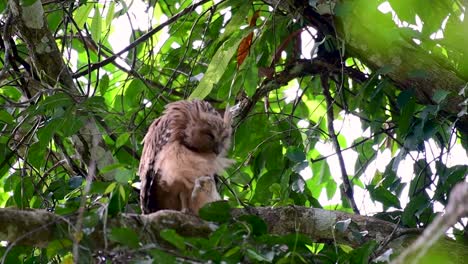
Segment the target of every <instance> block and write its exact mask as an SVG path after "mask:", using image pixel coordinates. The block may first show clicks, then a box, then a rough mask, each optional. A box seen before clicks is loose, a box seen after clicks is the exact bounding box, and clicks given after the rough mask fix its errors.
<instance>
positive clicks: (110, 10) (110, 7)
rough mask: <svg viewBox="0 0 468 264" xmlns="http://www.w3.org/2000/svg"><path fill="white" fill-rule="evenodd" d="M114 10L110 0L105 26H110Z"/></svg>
mask: <svg viewBox="0 0 468 264" xmlns="http://www.w3.org/2000/svg"><path fill="white" fill-rule="evenodd" d="M114 12H115V2H114V1H111V3H110V5H109V10H107V15H106V27H110V26H111V23H112V19H114ZM106 75H107V74H106Z"/></svg>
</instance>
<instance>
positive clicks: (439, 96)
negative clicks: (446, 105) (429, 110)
mask: <svg viewBox="0 0 468 264" xmlns="http://www.w3.org/2000/svg"><path fill="white" fill-rule="evenodd" d="M449 94H450V92H448V91H445V90H436V91H435V93H434V95H433V96H432V100H434V102H436V103H437V104H440V103H442V101H444V100H445V98H447V95H449Z"/></svg>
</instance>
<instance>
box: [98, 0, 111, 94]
mask: <svg viewBox="0 0 468 264" xmlns="http://www.w3.org/2000/svg"><path fill="white" fill-rule="evenodd" d="M112 3H114V2H112ZM108 88H109V75H107V73H106V74H104V75H103V76H102V77H101V79H99V93H100V94H101V95H102V96H104V95H105V94H106V91H107V89H108Z"/></svg>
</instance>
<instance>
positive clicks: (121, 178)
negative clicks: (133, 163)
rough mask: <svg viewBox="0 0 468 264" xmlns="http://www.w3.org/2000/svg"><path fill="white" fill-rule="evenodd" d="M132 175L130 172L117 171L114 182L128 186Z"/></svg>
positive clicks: (124, 170)
mask: <svg viewBox="0 0 468 264" xmlns="http://www.w3.org/2000/svg"><path fill="white" fill-rule="evenodd" d="M133 176H134V173H133V172H132V171H131V170H126V169H122V168H120V169H117V171H116V173H115V180H116V181H117V182H118V183H121V184H128V182H129V181H130V180H132V179H133Z"/></svg>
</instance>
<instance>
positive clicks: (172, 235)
mask: <svg viewBox="0 0 468 264" xmlns="http://www.w3.org/2000/svg"><path fill="white" fill-rule="evenodd" d="M159 234H160V235H161V237H162V238H163V239H164V240H166V241H167V242H169V243H171V244H172V245H173V246H175V247H176V248H178V249H179V250H181V251H185V239H184V238H183V237H181V236H180V235H179V234H177V233H176V231H174V230H172V229H164V230H162V231H161V232H160V233H159Z"/></svg>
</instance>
